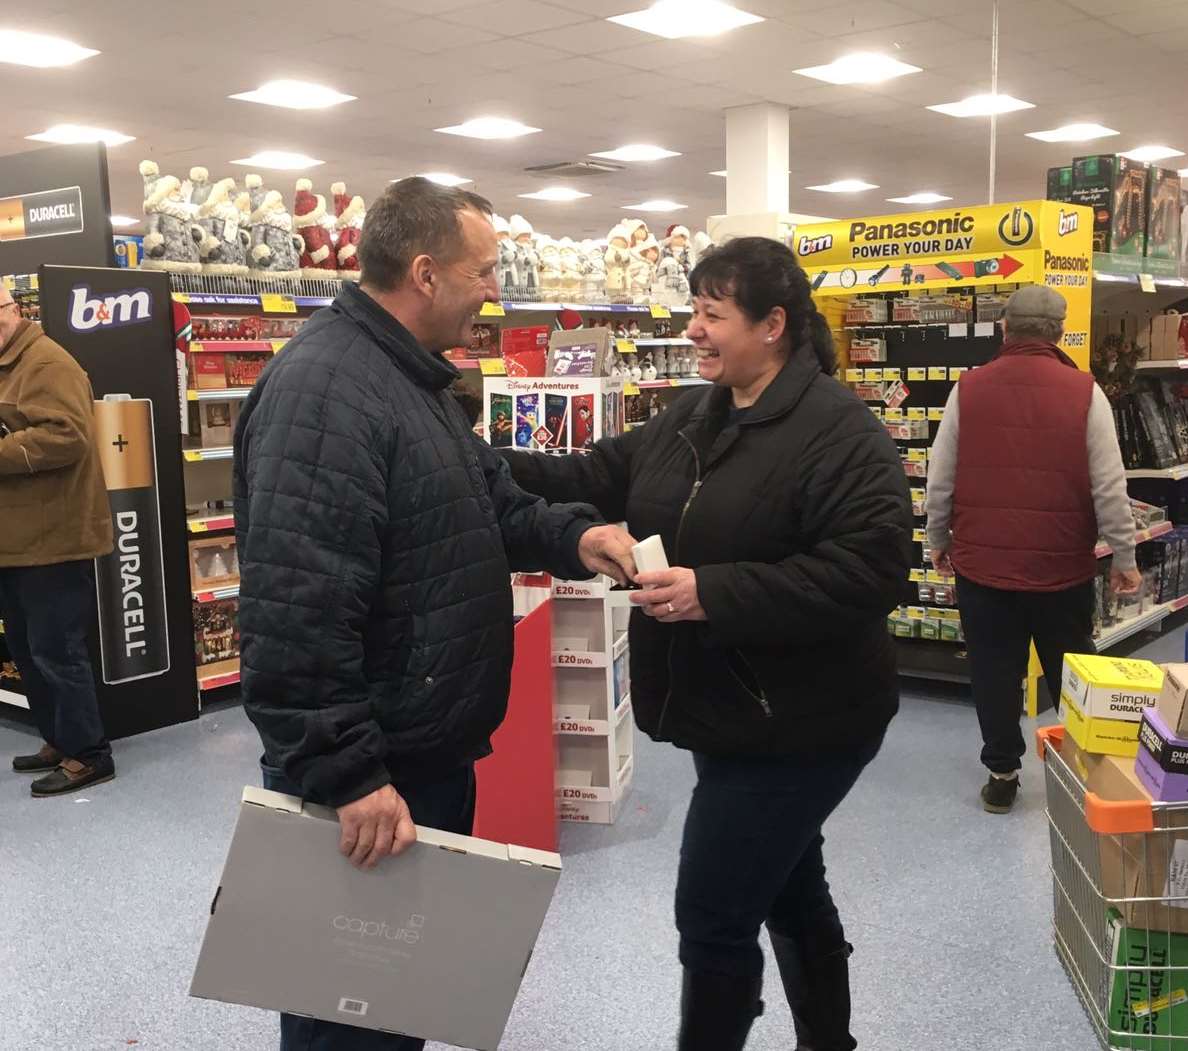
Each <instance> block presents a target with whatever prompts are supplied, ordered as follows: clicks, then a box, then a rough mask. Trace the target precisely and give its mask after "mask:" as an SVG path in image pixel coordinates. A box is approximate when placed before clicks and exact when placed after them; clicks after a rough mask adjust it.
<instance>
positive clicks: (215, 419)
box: [198, 401, 240, 449]
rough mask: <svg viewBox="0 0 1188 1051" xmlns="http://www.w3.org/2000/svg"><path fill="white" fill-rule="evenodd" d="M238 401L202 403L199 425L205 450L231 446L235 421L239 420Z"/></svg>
mask: <svg viewBox="0 0 1188 1051" xmlns="http://www.w3.org/2000/svg"><path fill="white" fill-rule="evenodd" d="M239 405H240V403H239V402H237V401H200V402H199V403H198V425H199V428H200V433H201V436H202V447H203V448H204V449H211V448H216V447H218V446H222V445H230V444H231V439H232V437H233V436H234V435H235V421H236V420H238V419H239Z"/></svg>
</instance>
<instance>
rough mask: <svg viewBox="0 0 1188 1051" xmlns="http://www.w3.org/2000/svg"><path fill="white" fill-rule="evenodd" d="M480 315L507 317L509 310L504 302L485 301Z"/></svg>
mask: <svg viewBox="0 0 1188 1051" xmlns="http://www.w3.org/2000/svg"><path fill="white" fill-rule="evenodd" d="M479 317H507V311H506V310H504V309H503V304H502V303H484V304H483V305H482V307H481V308H480V309H479Z"/></svg>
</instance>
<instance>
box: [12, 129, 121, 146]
mask: <svg viewBox="0 0 1188 1051" xmlns="http://www.w3.org/2000/svg"><path fill="white" fill-rule="evenodd" d="M25 138H26V139H32V140H33V141H34V142H59V143H63V144H65V145H75V144H77V143H80V142H104V143H106V144H107V145H108V146H122V145H123V144H124V143H125V142H132V141H134V139H135V136H133V135H125V134H123V133H122V132H119V131H112V130H111V129H110V128H89V127H87V126H86V125H85V124H55V125H54V126H53V127H52V128H46V129H45V131H41V132H38V133H37V134H36V135H26V136H25Z"/></svg>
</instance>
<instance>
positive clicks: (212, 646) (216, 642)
mask: <svg viewBox="0 0 1188 1051" xmlns="http://www.w3.org/2000/svg"><path fill="white" fill-rule="evenodd" d="M193 610H194V612H193V616H194V662H195V664H197V666H198V674H199V675H200V676H210V675H222V674H225V673H227V672H233V671H238V670H239V602H238V600H236V599H233V598H223V599H215V600H214V601H212V602H195V603H194V606H193Z"/></svg>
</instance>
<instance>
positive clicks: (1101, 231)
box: [1072, 154, 1148, 256]
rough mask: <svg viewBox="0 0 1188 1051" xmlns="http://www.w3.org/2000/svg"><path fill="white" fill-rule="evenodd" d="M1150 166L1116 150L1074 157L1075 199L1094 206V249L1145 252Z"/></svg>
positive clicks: (1116, 252)
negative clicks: (1112, 152)
mask: <svg viewBox="0 0 1188 1051" xmlns="http://www.w3.org/2000/svg"><path fill="white" fill-rule="evenodd" d="M1147 176H1148V166H1147V165H1146V164H1144V163H1142V162H1141V161H1132V160H1130V158H1128V157H1123V156H1121V155H1117V154H1096V155H1093V156H1090V157H1074V158H1073V190H1072V202H1073V203H1074V204H1083V205H1086V206H1088V207H1090V208H1092V209H1093V251H1095V252H1109V253H1112V254H1114V255H1139V256H1141V255H1142V254H1143V253H1144V250H1145V248H1146V240H1147Z"/></svg>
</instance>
